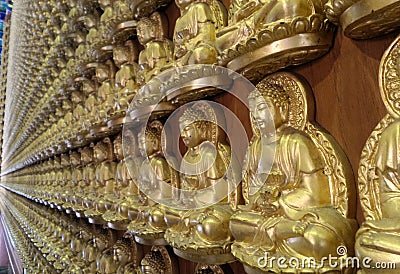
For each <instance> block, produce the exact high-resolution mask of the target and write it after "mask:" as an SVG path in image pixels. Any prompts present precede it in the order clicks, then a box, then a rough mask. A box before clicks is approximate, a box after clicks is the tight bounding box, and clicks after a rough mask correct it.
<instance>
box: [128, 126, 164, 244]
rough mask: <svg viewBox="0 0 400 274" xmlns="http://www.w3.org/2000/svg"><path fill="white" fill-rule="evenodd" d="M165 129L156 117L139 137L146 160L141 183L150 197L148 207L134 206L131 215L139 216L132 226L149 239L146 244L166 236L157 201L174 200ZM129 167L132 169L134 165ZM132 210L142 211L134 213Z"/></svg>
mask: <svg viewBox="0 0 400 274" xmlns="http://www.w3.org/2000/svg"><path fill="white" fill-rule="evenodd" d="M162 129H163V125H162V124H161V122H160V121H157V120H156V121H153V122H151V123H150V124H148V125H147V126H146V127H145V129H144V132H143V131H141V132H140V133H139V136H138V147H139V151H140V154H141V155H142V156H143V158H144V159H143V162H142V164H141V165H140V168H139V170H137V172H138V175H137V182H138V187H139V189H140V190H141V191H142V192H143V193H145V194H146V195H147V196H148V197H149V199H148V201H147V204H148V205H147V206H143V207H138V208H136V209H130V211H131V212H130V215H136V217H137V218H136V219H134V220H133V221H132V222H131V223H130V225H129V226H128V229H129V230H130V231H131V232H132V233H133V234H135V236H137V237H139V238H141V239H142V240H143V241H144V240H145V241H146V244H148V243H149V242H154V241H157V240H159V239H162V235H163V233H164V230H165V222H164V215H163V214H162V213H161V214H159V206H158V204H157V203H156V202H155V201H153V200H160V199H170V198H171V196H172V190H171V187H170V183H171V170H170V167H169V165H168V163H167V161H166V159H165V158H164V155H163V154H162V148H161V133H162ZM127 164H128V165H132V164H133V162H132V161H131V160H128V162H127ZM129 168H130V170H131V171H132V169H131V166H130V167H129ZM166 185H167V186H166ZM152 199H153V200H152ZM132 211H139V212H140V213H137V212H136V214H134V213H132Z"/></svg>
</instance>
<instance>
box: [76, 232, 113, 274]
mask: <svg viewBox="0 0 400 274" xmlns="http://www.w3.org/2000/svg"><path fill="white" fill-rule="evenodd" d="M114 237H115V236H114V235H112V232H111V231H109V230H104V229H96V230H95V231H94V233H93V238H92V239H90V240H89V241H88V242H87V243H86V246H85V247H84V248H83V249H82V258H83V261H84V262H85V267H84V268H83V269H82V272H83V273H85V274H89V273H98V272H97V263H98V259H99V257H101V253H102V252H103V251H104V250H106V249H108V248H110V247H111V246H112V245H113V244H114V242H115V239H114ZM108 273H112V272H108Z"/></svg>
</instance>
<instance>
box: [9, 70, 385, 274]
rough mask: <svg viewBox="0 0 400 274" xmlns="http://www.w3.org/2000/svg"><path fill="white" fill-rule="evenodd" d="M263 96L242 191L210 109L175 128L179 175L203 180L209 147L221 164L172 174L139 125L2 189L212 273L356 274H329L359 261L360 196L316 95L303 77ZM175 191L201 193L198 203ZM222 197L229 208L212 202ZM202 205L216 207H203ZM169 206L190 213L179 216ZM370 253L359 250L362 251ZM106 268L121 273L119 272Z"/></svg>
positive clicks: (203, 105) (150, 130)
mask: <svg viewBox="0 0 400 274" xmlns="http://www.w3.org/2000/svg"><path fill="white" fill-rule="evenodd" d="M256 88H257V89H256V90H254V91H251V92H250V93H249V95H248V103H249V109H250V114H251V116H250V118H251V123H252V129H253V138H252V140H251V142H250V145H249V147H248V150H247V154H246V157H245V163H244V164H242V166H243V172H242V175H243V177H242V180H241V183H240V184H239V185H234V184H233V183H232V182H231V181H230V180H231V179H232V178H231V176H229V172H228V169H229V168H230V162H231V161H233V160H232V158H231V148H230V145H229V143H228V142H227V140H226V136H224V133H223V132H222V131H221V130H219V129H218V126H216V125H219V122H218V119H220V117H219V116H218V115H217V114H216V110H215V109H214V108H213V107H212V104H211V102H210V101H205V100H201V101H197V102H195V103H194V104H193V105H192V106H191V107H190V108H188V109H186V110H185V111H183V112H182V113H181V115H180V117H179V119H178V121H179V122H178V123H179V125H177V126H178V127H179V128H180V129H181V131H180V135H181V136H180V138H181V139H182V141H183V143H184V145H185V147H186V148H185V149H186V152H185V153H184V155H183V158H182V161H181V163H180V164H181V166H186V165H187V164H186V162H188V163H189V164H191V165H193V166H194V167H193V168H194V170H201V165H204V163H202V162H201V158H205V159H206V160H207V159H209V158H210V157H211V154H210V145H212V146H213V147H214V149H215V150H216V152H215V154H214V157H215V159H214V160H213V161H211V164H210V165H209V166H208V167H207V169H206V170H205V171H202V172H201V173H195V174H192V173H190V172H185V169H183V170H179V171H177V170H175V169H173V168H172V167H171V164H170V162H168V161H167V159H166V155H165V153H163V148H162V143H163V139H162V138H163V137H162V129H163V122H161V121H160V120H151V121H149V122H148V123H147V124H143V125H140V127H142V128H143V129H142V130H140V133H139V134H138V135H137V134H133V132H134V131H133V130H132V128H131V127H127V128H126V129H124V130H123V131H122V132H121V133H119V134H116V135H113V136H111V137H105V138H103V139H100V140H99V141H97V142H93V143H91V144H89V145H87V146H84V147H82V148H80V149H73V150H70V151H69V153H65V154H61V155H58V156H55V157H53V158H51V159H48V160H44V161H41V162H40V163H37V164H35V165H31V166H29V167H26V168H24V169H21V170H19V171H16V172H14V173H11V174H8V175H5V176H3V177H2V185H3V187H4V188H5V189H7V190H8V191H9V192H13V193H14V194H7V195H13V196H15V194H18V195H20V196H22V197H21V198H18V199H19V200H24V201H25V203H26V204H34V205H32V207H33V206H35V207H36V206H39V205H36V204H37V203H38V204H42V205H43V206H44V208H46V210H48V211H51V210H53V211H54V210H55V209H57V210H58V211H59V212H60V213H59V214H62V215H69V216H70V217H69V218H78V220H79V222H81V223H83V224H86V225H88V224H89V223H91V224H93V225H97V226H103V229H105V230H106V231H108V233H116V232H123V233H127V234H126V237H128V236H129V237H130V238H129V239H130V241H131V243H132V244H134V243H135V244H139V245H145V246H153V247H154V248H155V247H160V246H164V247H165V246H171V247H172V248H173V252H174V253H175V254H176V255H177V256H179V257H181V258H183V259H186V260H189V261H193V262H196V263H202V264H205V265H208V266H209V269H211V268H210V267H211V266H215V267H216V266H218V265H225V264H227V263H231V262H234V261H235V260H238V261H240V262H242V263H243V266H244V269H245V271H246V272H247V273H264V272H268V271H270V272H274V273H281V269H280V267H279V265H277V264H276V262H275V263H274V262H273V261H271V262H270V263H267V264H265V265H260V263H259V258H264V256H265V254H268V257H269V258H272V257H285V258H287V259H289V258H298V259H301V258H304V257H306V258H315V260H316V261H317V262H319V263H320V267H319V268H312V267H310V268H306V269H303V271H305V272H307V273H335V272H337V273H342V272H343V273H353V272H354V270H355V269H354V268H352V267H348V266H346V265H345V264H341V265H337V266H336V267H332V266H330V265H329V264H328V262H327V261H326V262H325V263H324V259H323V258H324V257H328V256H329V254H331V255H333V256H336V255H338V254H337V248H338V247H341V246H344V247H346V248H347V253H345V254H339V255H341V256H339V258H340V259H341V260H340V261H343V262H345V260H346V258H349V257H352V256H355V251H354V246H355V239H356V236H355V235H356V231H357V229H358V224H357V221H356V220H355V208H356V197H355V194H356V191H355V182H354V176H353V174H352V171H351V168H350V165H349V162H348V160H347V158H346V157H345V156H344V153H343V151H342V150H341V148H340V147H339V145H338V144H337V143H336V142H335V141H334V139H333V137H332V136H331V135H329V134H328V133H327V132H326V131H325V130H323V129H322V128H321V127H319V126H318V125H317V124H315V123H314V122H313V120H312V118H310V117H313V116H314V114H313V106H312V101H313V100H312V97H311V98H310V96H311V94H312V93H311V89H310V87H309V86H308V84H307V82H306V81H305V80H304V79H302V78H301V77H299V76H297V75H294V74H292V73H288V72H279V73H275V74H272V75H270V76H268V77H267V78H265V79H264V80H262V81H261V82H260V83H258V84H257V86H256ZM269 111H270V112H271V116H269ZM271 119H272V121H271ZM269 122H270V123H273V128H274V129H276V131H271V128H270V127H269V126H268V123H269ZM133 124H135V123H133ZM135 126H138V125H137V123H136V124H135ZM273 150H275V154H274V155H273V156H272V157H271V154H272V151H273ZM124 154H125V155H124ZM136 155H138V156H137V157H136ZM124 156H125V157H124ZM146 158H147V159H148V160H145V159H146ZM268 162H270V165H271V167H270V170H268V169H267V168H266V167H267V165H268ZM227 174H228V175H227ZM221 182H222V185H220V184H221ZM178 190H187V191H193V190H204V193H203V195H197V194H192V196H190V195H184V194H183V193H184V192H178ZM177 193H178V194H177ZM221 193H222V194H223V199H213V198H214V197H215V196H217V195H218V194H219V195H220V194H221ZM23 197H24V198H23ZM27 199H29V200H30V202H28V201H29V200H27ZM204 199H207V200H210V201H212V203H211V205H209V206H207V207H204V206H203V207H202V206H198V205H204V203H202V202H203V201H202V200H204ZM165 200H174V201H175V202H176V204H175V205H179V204H191V205H194V206H193V207H191V209H189V210H183V209H180V208H179V207H177V206H169V205H168V204H165V203H163V201H165ZM42 205H40V207H41V208H43V206H42ZM50 208H53V209H50ZM53 211H51V212H53ZM56 219H57V218H56ZM59 219H60V218H58V219H57V220H59ZM371 226H372V225H371ZM377 226H379V224H378V225H377ZM44 227H46V226H44ZM53 230H54V229H53ZM360 231H362V230H360ZM359 233H361V234H360V235H361V237H363V235H362V232H359ZM367 234H368V235H369V234H370V233H369V232H368V233H367ZM368 235H367V236H366V239H368V237H369V236H368ZM363 248H364V245H363V244H362V243H361V246H360V247H359V248H358V249H357V251H358V252H360V251H361V250H363ZM368 248H370V247H368ZM371 254H372V253H366V255H369V256H371ZM372 258H373V257H372ZM110 260H111V259H110ZM99 261H102V260H101V258H98V263H100V262H99ZM104 261H107V260H106V259H104ZM100 264H101V263H100ZM105 264H106V265H107V267H112V266H114V264H113V263H112V262H111V261H107V262H106V263H105ZM87 265H88V264H86V267H87ZM53 267H55V266H54V264H53ZM93 267H94V266H93ZM93 271H94V270H93ZM96 271H98V273H105V272H101V271H100V270H96ZM114 271H115V267H114ZM153 271H154V270H153ZM296 271H298V270H296V269H291V270H288V273H297V272H296ZM92 273H94V272H92ZM109 273H116V272H109ZM118 273H119V272H118ZM122 273H124V272H122ZM126 273H131V272H126ZM153 273H159V272H157V271H156V272H153ZM175 273H177V272H175ZM209 273H218V272H217V271H215V272H209Z"/></svg>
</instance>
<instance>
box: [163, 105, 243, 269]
mask: <svg viewBox="0 0 400 274" xmlns="http://www.w3.org/2000/svg"><path fill="white" fill-rule="evenodd" d="M213 121H215V122H213ZM179 126H180V129H181V136H182V139H183V142H184V144H185V146H186V147H187V148H188V151H187V152H186V153H185V155H184V156H183V162H182V166H181V169H182V172H181V173H180V174H179V176H180V181H181V189H182V190H191V191H193V190H205V191H203V192H202V193H201V194H199V195H196V196H194V197H192V196H191V195H190V193H191V192H188V194H189V195H187V193H186V192H184V193H182V194H181V197H179V201H180V202H181V203H184V204H188V205H191V206H192V207H194V208H198V207H203V206H204V205H206V204H209V203H210V202H211V203H217V204H215V205H213V206H210V207H208V208H205V209H197V210H196V209H194V210H189V211H187V212H174V211H173V210H170V212H168V213H167V215H166V216H165V219H166V221H167V222H168V223H171V224H174V225H172V227H170V228H168V229H167V231H166V234H165V239H166V240H167V241H168V243H169V244H170V245H171V246H172V247H174V248H175V249H176V250H179V252H178V254H179V255H180V256H181V257H182V256H183V257H184V258H188V259H190V260H194V261H199V260H204V261H207V260H210V258H209V257H213V258H212V260H214V261H217V262H218V263H220V264H222V263H227V262H230V261H233V258H232V257H231V255H230V245H231V243H232V235H231V233H230V231H229V228H228V223H229V218H230V216H231V215H232V214H233V208H235V207H236V206H237V203H238V195H234V193H236V191H238V190H235V189H233V190H232V189H230V187H229V186H230V182H227V180H228V179H225V178H227V177H228V178H229V175H228V176H227V175H226V174H227V173H228V166H229V165H230V160H231V155H230V147H229V145H227V144H226V143H225V141H224V138H221V134H222V131H221V130H220V129H219V128H218V121H217V116H216V113H215V112H214V109H213V108H212V107H211V105H209V104H208V103H206V102H204V101H203V102H198V103H195V104H194V105H193V106H192V107H191V108H190V109H188V110H186V111H185V112H184V113H183V114H182V116H181V118H180V119H179ZM222 137H223V136H222ZM211 144H213V145H214V147H215V148H216V155H215V156H213V155H212V150H211V147H210V145H211ZM214 158H215V159H214ZM202 159H203V160H202ZM204 159H205V160H204ZM208 159H210V160H211V159H214V161H213V162H212V163H208V162H207V160H208ZM204 166H206V167H208V168H207V169H205V171H204ZM188 174H189V175H188ZM190 174H193V175H190ZM221 179H222V180H221ZM231 192H232V193H231ZM221 194H225V195H226V196H223V197H226V198H225V199H223V200H221V197H222V196H221ZM175 253H177V251H175Z"/></svg>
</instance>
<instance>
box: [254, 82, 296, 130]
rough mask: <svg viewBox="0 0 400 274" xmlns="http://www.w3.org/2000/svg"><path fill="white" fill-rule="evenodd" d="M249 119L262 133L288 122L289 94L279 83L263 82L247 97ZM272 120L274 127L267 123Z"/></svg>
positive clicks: (276, 128)
mask: <svg viewBox="0 0 400 274" xmlns="http://www.w3.org/2000/svg"><path fill="white" fill-rule="evenodd" d="M248 99H249V107H250V113H251V116H252V118H253V119H251V121H252V123H254V126H256V127H257V128H258V130H259V131H260V133H261V134H262V135H269V134H271V133H272V132H271V130H274V129H275V130H278V129H279V128H281V127H282V126H284V125H285V124H287V122H288V117H289V95H288V94H287V92H286V91H285V90H284V89H283V88H282V87H281V86H279V85H275V84H270V83H265V84H263V85H262V86H261V87H259V89H258V90H255V91H253V92H251V93H250V95H249V97H248ZM271 122H273V125H274V129H272V127H271V126H269V124H270V123H271Z"/></svg>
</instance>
